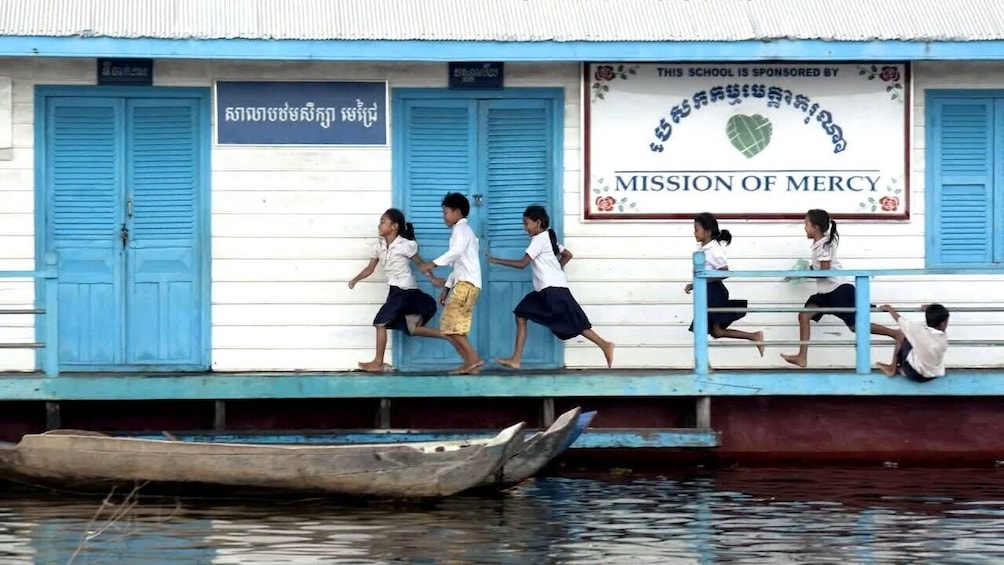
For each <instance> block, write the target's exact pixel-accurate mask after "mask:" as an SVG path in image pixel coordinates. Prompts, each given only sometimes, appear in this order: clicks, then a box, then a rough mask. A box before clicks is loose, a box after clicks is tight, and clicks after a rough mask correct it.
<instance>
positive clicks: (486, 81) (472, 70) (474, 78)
mask: <svg viewBox="0 0 1004 565" xmlns="http://www.w3.org/2000/svg"><path fill="white" fill-rule="evenodd" d="M504 70H505V69H504V67H503V65H502V63H450V88H454V89H497V88H502V85H503V82H504V78H505V73H504Z"/></svg>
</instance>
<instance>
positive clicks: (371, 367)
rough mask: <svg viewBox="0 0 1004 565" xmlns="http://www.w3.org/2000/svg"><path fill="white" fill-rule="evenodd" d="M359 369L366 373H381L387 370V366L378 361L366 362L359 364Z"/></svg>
mask: <svg viewBox="0 0 1004 565" xmlns="http://www.w3.org/2000/svg"><path fill="white" fill-rule="evenodd" d="M359 368H360V369H362V370H363V371H366V372H367V373H383V372H384V371H386V370H387V365H384V364H383V363H382V362H380V361H367V362H365V363H359Z"/></svg>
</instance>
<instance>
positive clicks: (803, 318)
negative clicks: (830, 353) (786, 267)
mask: <svg viewBox="0 0 1004 565" xmlns="http://www.w3.org/2000/svg"><path fill="white" fill-rule="evenodd" d="M805 237H807V238H809V239H811V240H812V259H811V261H810V264H809V268H810V269H811V270H823V271H826V270H839V269H840V261H839V260H837V244H838V243H839V242H840V234H838V233H837V222H834V221H833V220H832V219H830V215H829V214H828V213H827V212H826V210H819V209H813V210H809V211H808V212H806V214H805ZM854 294H855V292H854V285H853V284H851V283H849V282H847V281H846V280H845V279H844V278H841V277H820V278H817V279H816V294H813V295H812V296H810V297H809V299H808V300H806V301H805V307H806V308H820V309H822V308H853V307H854ZM869 306H870V305H869ZM826 314H830V315H832V316H836V317H837V318H840V320H841V321H843V322H844V324H845V325H846V326H847V327H848V328H849V329H850V330H851V331H852V332H853V331H854V330H855V325H854V324H855V314H854V312H799V313H798V341H801V342H802V344H801V345H799V346H798V353H795V354H785V353H782V354H781V357H782V358H783V359H784V360H785V361H787V362H789V363H791V364H792V365H797V366H799V367H803V368H804V367H805V366H806V365H808V354H809V345H808V344H807V343H805V342H807V341H809V333H810V328H809V321H810V320H811V321H813V322H818V321H819V320H821V319H822V318H823V316H824V315H826ZM871 333H872V334H875V335H884V336H888V337H891V338H893V339H895V340H897V341H899V339H900V338H901V337H902V334H901V333H900V332H899V331H897V330H894V329H892V328H887V327H885V326H883V325H879V324H872V325H871Z"/></svg>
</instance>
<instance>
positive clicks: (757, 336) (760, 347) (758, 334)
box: [753, 332, 764, 357]
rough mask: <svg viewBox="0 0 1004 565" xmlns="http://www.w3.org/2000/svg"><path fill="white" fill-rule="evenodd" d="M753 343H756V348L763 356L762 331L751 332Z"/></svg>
mask: <svg viewBox="0 0 1004 565" xmlns="http://www.w3.org/2000/svg"><path fill="white" fill-rule="evenodd" d="M753 343H754V344H756V350H757V351H759V352H760V357H763V350H764V345H763V332H756V333H754V334H753Z"/></svg>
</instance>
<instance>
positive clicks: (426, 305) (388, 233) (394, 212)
mask: <svg viewBox="0 0 1004 565" xmlns="http://www.w3.org/2000/svg"><path fill="white" fill-rule="evenodd" d="M377 231H378V233H379V234H380V239H379V240H377V241H376V242H375V245H374V246H373V250H372V254H371V255H370V262H369V265H366V268H365V269H363V270H362V271H360V273H359V274H358V275H356V277H355V278H354V279H352V280H351V281H349V288H355V286H356V284H357V283H358V282H359V281H361V280H363V279H365V278H366V277H368V276H370V275H372V274H373V271H374V270H375V269H376V266H377V265H378V264H380V265H383V269H384V272H385V273H386V274H387V284H388V285H389V286H390V291H389V292H388V293H387V300H386V301H385V302H384V304H383V306H381V307H380V310H379V311H378V312H377V314H376V317H375V318H374V319H373V325H374V326H375V327H376V355H374V357H373V360H372V361H367V362H365V363H359V368H360V369H362V370H364V371H367V372H374V373H375V372H383V371H385V370H387V369H389V366H388V365H385V364H384V362H383V359H384V353H385V352H386V351H387V329H388V328H390V329H392V330H397V331H400V332H405V333H408V334H410V335H413V336H422V337H436V338H440V339H442V337H443V335H442V334H440V333H439V330H437V329H435V328H428V327H426V326H425V324H427V323H428V322H429V320H431V319H432V317H433V316H435V315H436V300H435V299H434V298H433V297H431V296H429V295H428V294H426V293H424V292H422V291H421V290H419V288H418V283H417V282H416V281H415V275H413V274H412V272H411V262H412V261H414V262H415V263H416V264H419V265H420V264H421V263H422V258H421V257H419V255H418V243H417V242H416V241H415V228H414V227H413V226H412V225H411V224H410V223H407V222H405V221H404V213H402V212H401V211H400V210H398V209H397V208H391V209H390V210H387V211H386V212H384V214H383V216H380V225H379V226H378V227H377ZM441 283H442V281H439V280H438V279H434V280H433V284H440V285H441Z"/></svg>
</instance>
